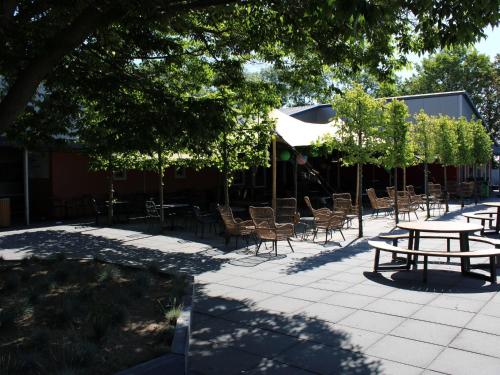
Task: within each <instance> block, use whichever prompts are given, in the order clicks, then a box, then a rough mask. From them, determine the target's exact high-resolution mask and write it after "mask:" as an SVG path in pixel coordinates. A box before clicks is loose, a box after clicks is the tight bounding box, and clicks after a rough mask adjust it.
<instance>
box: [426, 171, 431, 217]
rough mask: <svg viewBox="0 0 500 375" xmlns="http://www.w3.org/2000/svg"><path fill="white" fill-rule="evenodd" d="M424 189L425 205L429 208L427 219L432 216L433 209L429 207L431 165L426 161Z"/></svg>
mask: <svg viewBox="0 0 500 375" xmlns="http://www.w3.org/2000/svg"><path fill="white" fill-rule="evenodd" d="M424 189H425V206H426V209H427V219H430V218H431V209H430V207H429V166H428V164H427V163H424Z"/></svg>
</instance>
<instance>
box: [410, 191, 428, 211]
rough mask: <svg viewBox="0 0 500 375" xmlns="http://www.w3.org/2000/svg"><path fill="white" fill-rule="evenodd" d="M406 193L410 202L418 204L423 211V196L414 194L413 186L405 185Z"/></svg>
mask: <svg viewBox="0 0 500 375" xmlns="http://www.w3.org/2000/svg"><path fill="white" fill-rule="evenodd" d="M406 191H407V192H408V194H409V195H410V201H411V202H412V203H415V204H418V205H419V207H420V209H422V210H423V209H424V205H425V194H416V193H415V188H414V187H413V185H406Z"/></svg>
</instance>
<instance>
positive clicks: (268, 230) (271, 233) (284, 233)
mask: <svg viewBox="0 0 500 375" xmlns="http://www.w3.org/2000/svg"><path fill="white" fill-rule="evenodd" d="M249 210H250V217H251V218H252V220H253V224H254V226H255V234H256V236H257V238H258V240H259V244H258V246H257V251H256V252H255V255H257V254H258V253H259V249H260V246H261V245H262V242H272V243H273V249H274V251H275V254H276V255H278V241H285V240H286V241H287V242H288V246H290V249H292V252H293V247H292V244H291V243H290V238H291V237H293V235H294V229H293V224H291V223H287V224H276V221H275V219H274V210H273V209H272V208H271V207H252V206H250V208H249Z"/></svg>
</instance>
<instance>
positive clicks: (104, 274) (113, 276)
mask: <svg viewBox="0 0 500 375" xmlns="http://www.w3.org/2000/svg"><path fill="white" fill-rule="evenodd" d="M120 276H121V273H120V270H119V269H118V268H116V267H114V266H111V265H108V264H107V265H105V266H103V268H102V269H101V270H100V272H99V274H98V275H97V281H98V282H100V283H108V282H111V281H117V280H118V279H119V278H120Z"/></svg>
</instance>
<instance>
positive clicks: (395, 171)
mask: <svg viewBox="0 0 500 375" xmlns="http://www.w3.org/2000/svg"><path fill="white" fill-rule="evenodd" d="M394 190H395V191H394V218H395V219H394V220H395V221H396V225H398V223H399V208H398V168H394ZM403 215H404V214H403ZM403 218H404V217H403Z"/></svg>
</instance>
